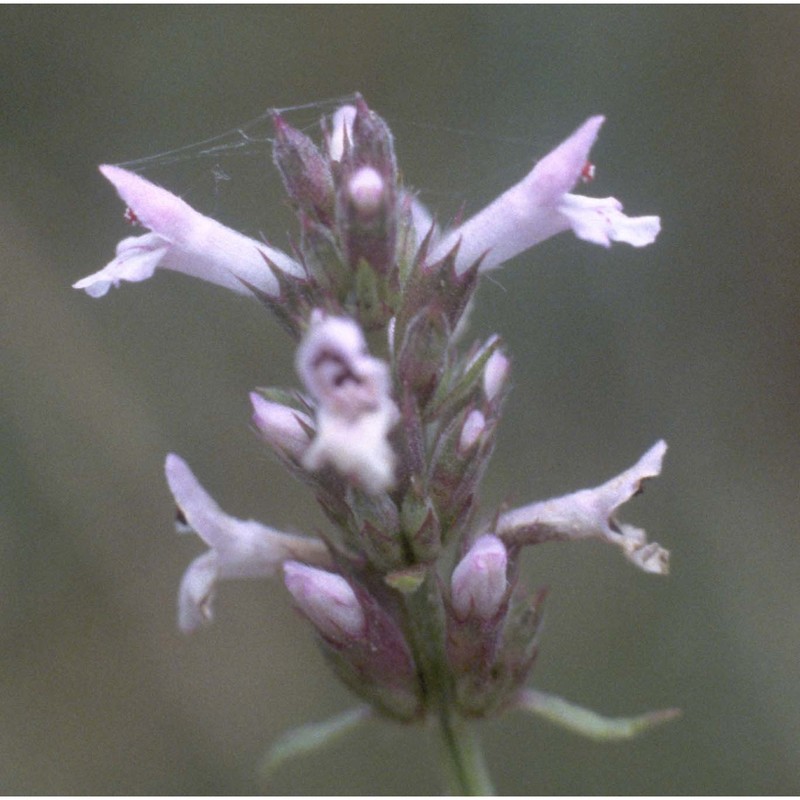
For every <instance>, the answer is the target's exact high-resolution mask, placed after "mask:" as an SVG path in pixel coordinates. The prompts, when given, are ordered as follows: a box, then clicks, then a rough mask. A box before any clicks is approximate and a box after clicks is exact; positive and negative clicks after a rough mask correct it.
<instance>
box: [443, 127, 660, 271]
mask: <svg viewBox="0 0 800 800" xmlns="http://www.w3.org/2000/svg"><path fill="white" fill-rule="evenodd" d="M604 121H605V117H601V116H597V117H590V118H589V119H587V120H586V122H584V123H583V125H581V127H580V128H578V130H576V131H575V133H573V134H572V136H570V137H569V138H568V139H566V140H565V141H563V142H562V143H561V144H560V145H559V146H558V147H556V149H555V150H553V151H552V152H551V153H549V154H548V155H546V156H545V157H544V158H543V159H542V160H541V161H540V162H539V163H538V164H537V165H536V166H535V167H534V168H533V169H532V170H531V171H530V172H529V173H528V175H526V176H525V177H524V178H523V179H522V180H521V181H520V182H519V183H518V184H516V186H512V187H511V188H510V189H509V190H508V191H506V192H505V193H504V194H502V195H500V197H498V198H497V200H495V201H494V202H493V203H491V204H490V205H488V206H487V207H486V208H484V209H483V211H480V212H478V213H477V214H476V215H475V216H474V217H472V218H471V219H469V220H467V221H466V222H465V223H464V224H463V225H460V226H459V227H458V228H456V229H455V230H453V231H450V232H449V233H448V234H446V235H445V236H444V237H443V238H442V240H441V241H440V242H439V243H438V244H437V246H436V247H435V249H434V251H433V255H432V258H433V259H434V260H435V259H437V258H443V257H444V256H445V255H446V254H447V253H448V252H449V251H450V250H452V248H453V247H455V246H456V245H458V254H457V256H456V268H457V269H458V270H464V269H467V268H468V267H469V265H470V264H472V263H473V262H475V261H476V260H477V259H478V258H480V257H481V256H483V260H482V261H481V270H483V271H485V270H490V269H494V268H495V267H499V266H500V265H501V264H502V263H503V262H505V261H508V260H509V259H510V258H513V257H514V256H515V255H517V254H518V253H521V252H523V251H524V250H527V249H528V248H529V247H533V246H534V245H535V244H539V242H542V241H544V240H545V239H549V238H550V237H551V236H555V235H556V234H557V233H561V232H562V231H566V230H568V229H569V228H572V230H573V232H574V233H575V235H576V236H577V237H578V238H579V239H585V240H586V241H589V242H594V243H595V244H600V245H603V246H604V247H610V246H611V242H627V243H628V244H632V245H633V246H634V247H642V246H644V245H647V244H651V243H652V242H653V241H655V238H656V236H657V235H658V233H659V231H660V230H661V221H660V220H659V218H658V217H626V216H625V214H623V213H622V203H620V202H619V201H618V200H615V199H614V198H613V197H608V198H605V199H596V198H592V197H583V196H581V195H575V194H569V192H570V191H571V190H572V188H573V187H574V186H575V184H576V183H577V182H578V181H579V180H580V179H581V176H582V173H583V170H584V168H585V166H586V163H587V159H588V157H589V151H590V150H591V149H592V145H593V144H594V142H595V139H597V134H598V132H599V131H600V126H601V125H602V124H603V122H604Z"/></svg>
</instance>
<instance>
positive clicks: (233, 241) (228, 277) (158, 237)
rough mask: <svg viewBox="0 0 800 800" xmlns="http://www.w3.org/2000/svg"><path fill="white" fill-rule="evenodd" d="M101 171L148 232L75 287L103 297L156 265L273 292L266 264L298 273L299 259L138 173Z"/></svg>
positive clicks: (116, 169) (241, 290) (143, 276)
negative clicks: (227, 224)
mask: <svg viewBox="0 0 800 800" xmlns="http://www.w3.org/2000/svg"><path fill="white" fill-rule="evenodd" d="M100 172H102V173H103V175H104V176H105V177H106V178H107V179H108V180H109V181H111V183H113V184H114V187H115V188H116V190H117V192H118V193H119V196H120V197H121V198H122V199H123V200H124V201H125V203H127V205H128V219H130V220H132V221H136V222H138V223H140V224H141V225H143V226H144V227H145V228H149V229H150V231H151V232H150V233H146V234H144V235H143V236H129V237H128V238H126V239H123V240H122V241H121V242H120V243H119V244H118V245H117V254H116V256H115V258H114V260H113V261H111V262H110V263H109V264H107V265H106V266H105V267H103V269H101V270H100V271H99V272H95V273H94V274H93V275H89V276H87V277H86V278H82V279H81V280H79V281H78V282H77V283H75V284H73V288H75V289H83V290H84V291H85V292H86V293H87V294H88V295H90V296H92V297H102V296H103V295H104V294H106V292H108V290H109V289H110V288H111V287H112V286H119V284H120V282H121V281H131V282H138V281H144V280H147V279H148V278H150V277H152V275H153V273H154V272H155V271H156V269H159V268H160V269H171V270H174V271H175V272H184V273H186V274H187V275H191V276H192V277H195V278H202V279H203V280H204V281H209V282H211V283H217V284H219V285H220V286H224V287H225V288H226V289H231V290H233V291H234V292H238V293H239V294H249V293H250V290H249V289H248V288H247V285H246V284H250V285H252V286H255V287H256V288H257V289H260V290H261V291H263V292H264V293H265V294H268V295H277V294H278V282H277V280H276V279H275V276H274V275H273V272H272V269H271V268H270V266H269V265H270V264H272V265H274V267H275V268H277V269H279V270H282V271H284V272H286V273H288V274H290V275H299V274H300V272H301V267H300V265H299V264H297V263H296V262H295V261H294V260H293V259H291V258H289V256H287V255H286V254H285V253H282V252H281V251H280V250H276V249H275V248H273V247H268V246H267V245H265V244H263V243H262V242H257V241H256V240H255V239H249V238H248V237H247V236H244V235H242V234H241V233H237V232H236V231H234V230H231V229H230V228H226V227H225V226H224V225H222V224H220V223H219V222H217V221H216V220H213V219H211V218H210V217H206V216H204V215H203V214H201V213H200V212H198V211H195V210H194V209H193V208H192V207H191V206H190V205H189V204H188V203H186V202H185V201H183V200H181V198H180V197H176V196H175V195H174V194H172V193H171V192H168V191H167V190H166V189H162V188H161V187H160V186H156V185H155V184H154V183H150V181H147V180H145V179H144V178H142V177H140V176H139V175H136V174H134V173H133V172H128V171H127V170H125V169H122V168H121V167H113V166H108V165H105V166H102V167H100ZM243 281H244V282H246V283H244V282H243Z"/></svg>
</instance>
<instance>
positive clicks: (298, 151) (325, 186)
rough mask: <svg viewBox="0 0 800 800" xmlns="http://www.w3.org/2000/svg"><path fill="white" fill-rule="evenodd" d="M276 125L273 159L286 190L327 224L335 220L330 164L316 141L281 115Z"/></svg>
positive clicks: (303, 206) (308, 211)
mask: <svg viewBox="0 0 800 800" xmlns="http://www.w3.org/2000/svg"><path fill="white" fill-rule="evenodd" d="M272 121H273V124H274V125H275V142H274V146H273V158H274V161H275V166H277V168H278V170H279V171H280V173H281V177H282V178H283V184H284V186H285V187H286V191H287V192H288V194H289V196H290V197H291V198H292V200H294V202H295V203H296V204H297V205H298V206H299V207H300V208H302V209H303V210H304V211H306V212H307V213H310V214H312V215H313V216H315V217H316V218H317V219H319V220H320V221H321V222H323V223H325V224H329V223H330V222H332V221H333V206H334V191H333V175H332V174H331V170H330V166H329V165H328V162H327V161H326V159H325V158H324V157H323V155H322V153H320V152H319V150H318V149H317V146H316V145H315V144H314V142H312V141H311V139H309V137H308V136H306V135H305V134H304V133H301V132H300V131H298V130H296V129H295V128H293V127H292V126H291V125H289V124H288V123H287V122H286V121H285V120H284V119H283V117H281V116H280V114H274V115H273V118H272Z"/></svg>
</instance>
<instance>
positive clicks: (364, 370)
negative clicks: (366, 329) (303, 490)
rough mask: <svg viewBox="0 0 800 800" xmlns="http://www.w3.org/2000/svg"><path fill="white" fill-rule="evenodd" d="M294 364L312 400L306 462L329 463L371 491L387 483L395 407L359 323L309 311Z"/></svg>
mask: <svg viewBox="0 0 800 800" xmlns="http://www.w3.org/2000/svg"><path fill="white" fill-rule="evenodd" d="M296 366H297V372H298V374H299V375H300V377H301V378H302V380H303V382H304V383H305V385H306V388H307V389H308V391H309V392H310V393H311V395H312V396H313V398H314V400H316V402H317V408H316V426H317V430H316V436H315V438H314V441H313V442H312V443H311V446H310V447H309V449H308V450H307V451H306V453H305V456H304V458H303V464H304V465H305V467H306V468H307V469H310V470H318V469H320V468H322V467H323V466H325V465H326V464H331V465H332V466H333V467H334V468H335V469H337V470H338V471H339V472H340V473H341V474H343V475H344V476H346V477H347V478H349V479H350V480H351V481H353V482H354V483H355V484H357V485H358V486H360V487H361V488H363V489H364V490H365V491H367V492H369V493H371V494H375V493H377V492H380V491H383V490H386V489H388V488H390V487H391V486H392V484H393V482H394V467H395V455H394V452H393V451H392V448H391V446H390V445H389V442H388V439H387V437H388V435H389V432H390V431H391V429H392V428H393V427H394V426H395V424H396V423H397V421H398V420H399V412H398V410H397V406H396V405H395V403H394V401H393V400H392V398H391V396H390V390H391V380H390V376H389V369H388V367H387V365H386V364H385V363H384V362H383V361H381V360H380V359H377V358H374V357H373V356H371V355H370V354H369V351H368V350H367V344H366V341H365V339H364V334H363V333H362V332H361V329H360V328H359V327H358V325H356V323H355V322H353V320H351V319H348V318H346V317H329V316H326V315H325V314H323V313H322V312H319V311H316V312H314V314H313V315H312V319H311V324H310V326H309V329H308V332H307V333H306V336H305V338H304V339H303V341H302V343H301V344H300V347H299V349H298V351H297V359H296Z"/></svg>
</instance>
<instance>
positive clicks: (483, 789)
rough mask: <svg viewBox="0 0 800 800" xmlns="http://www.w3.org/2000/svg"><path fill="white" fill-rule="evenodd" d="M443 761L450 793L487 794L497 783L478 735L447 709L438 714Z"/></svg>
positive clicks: (478, 795)
mask: <svg viewBox="0 0 800 800" xmlns="http://www.w3.org/2000/svg"><path fill="white" fill-rule="evenodd" d="M439 734H440V737H441V744H442V748H441V750H442V763H443V765H444V771H445V775H446V777H447V787H448V790H449V793H450V794H453V795H468V796H472V797H486V796H488V795H493V794H494V793H495V792H494V787H493V786H492V779H491V778H490V777H489V771H488V769H487V768H486V760H485V759H484V757H483V750H482V749H481V745H480V742H479V741H478V737H477V736H476V735H475V732H474V730H472V729H471V728H470V726H469V725H468V723H467V722H466V721H465V720H463V719H459V718H457V717H455V716H454V715H453V714H449V713H447V711H446V710H445V709H442V710H441V713H440V714H439Z"/></svg>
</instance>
